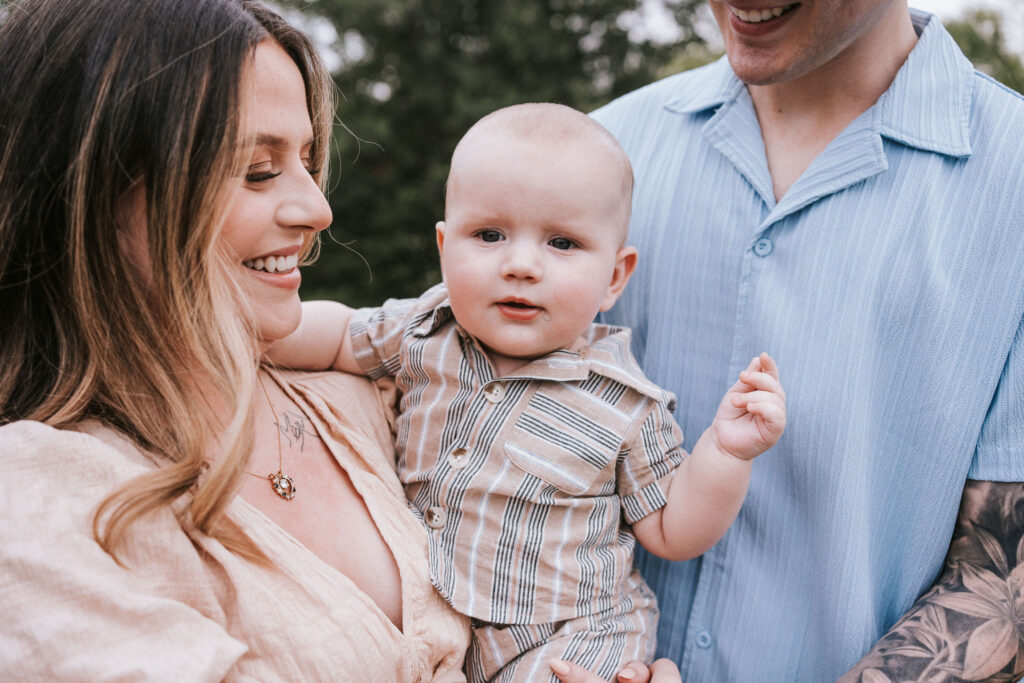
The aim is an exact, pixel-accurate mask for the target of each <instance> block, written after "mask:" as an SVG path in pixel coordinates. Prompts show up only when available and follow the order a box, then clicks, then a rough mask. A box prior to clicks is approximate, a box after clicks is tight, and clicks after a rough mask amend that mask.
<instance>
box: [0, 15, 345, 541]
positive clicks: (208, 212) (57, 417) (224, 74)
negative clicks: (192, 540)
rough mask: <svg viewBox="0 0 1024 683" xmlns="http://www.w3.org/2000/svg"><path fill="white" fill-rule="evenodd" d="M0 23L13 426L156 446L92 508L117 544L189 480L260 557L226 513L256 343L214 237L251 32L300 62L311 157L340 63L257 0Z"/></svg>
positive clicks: (235, 145) (202, 510)
mask: <svg viewBox="0 0 1024 683" xmlns="http://www.w3.org/2000/svg"><path fill="white" fill-rule="evenodd" d="M0 21H2V22H3V24H2V25H0V424H5V423H8V422H12V421H15V420H23V419H28V420H37V421H40V422H44V423H46V424H48V425H52V426H54V427H58V428H60V427H68V426H71V425H74V424H77V423H80V422H82V421H84V420H88V419H94V420H98V421H100V422H102V423H104V424H106V425H109V426H111V427H113V428H115V429H117V430H119V431H121V432H123V433H124V434H126V435H128V436H129V437H130V438H131V439H132V440H133V441H134V442H135V443H137V444H138V445H139V447H140V448H141V449H142V450H144V451H145V452H147V453H148V454H150V456H151V457H152V458H153V459H154V460H155V461H156V462H157V463H158V464H159V467H158V468H157V469H155V470H154V471H153V472H151V473H148V474H146V475H144V476H141V477H138V478H136V479H133V480H132V481H130V482H128V483H127V484H125V485H124V486H122V487H120V488H118V489H116V490H115V491H113V492H112V493H111V495H110V496H109V497H108V498H107V499H106V500H105V501H104V503H103V504H102V505H101V506H100V509H99V510H98V511H97V513H96V517H95V520H94V529H95V533H96V536H97V539H98V540H99V541H100V543H101V544H102V545H103V546H104V547H105V548H106V549H107V550H108V552H111V553H112V554H114V555H115V557H116V551H117V548H118V547H119V546H120V544H121V543H122V542H123V541H124V538H125V533H126V531H127V530H128V528H129V527H130V526H131V525H132V524H133V523H134V522H135V521H136V520H138V519H139V518H140V517H141V516H142V515H145V514H147V513H148V512H151V511H153V510H155V509H157V508H160V507H162V506H166V505H168V504H169V503H171V502H172V501H174V500H176V499H178V498H179V497H180V496H181V495H182V494H183V493H185V492H186V491H189V490H192V491H193V493H194V495H193V497H192V501H191V504H190V505H189V508H188V513H189V516H190V517H191V523H192V524H195V525H196V526H197V527H199V528H200V529H202V530H204V531H206V532H207V533H210V534H212V535H214V536H216V537H218V538H220V539H221V540H222V541H223V542H224V543H225V545H227V546H228V547H230V548H231V549H232V550H234V551H235V552H238V553H240V554H243V555H245V556H248V557H252V558H257V559H261V553H259V551H258V550H257V549H256V548H255V547H254V546H253V545H252V544H251V542H249V541H248V540H247V539H245V538H244V537H242V536H241V535H240V534H239V533H238V532H237V530H235V529H233V528H231V527H230V525H225V524H220V523H218V521H219V520H220V519H221V518H222V515H221V513H222V511H223V509H224V507H225V506H226V505H227V503H228V502H229V501H230V499H231V496H232V495H233V494H234V492H235V491H236V490H237V486H238V483H239V480H240V477H241V476H242V475H243V472H244V467H245V464H246V461H247V459H248V455H249V452H250V450H251V447H252V431H253V427H252V404H253V397H254V395H255V394H254V388H255V382H256V367H257V366H256V363H257V360H256V359H257V356H258V348H257V340H256V330H255V326H254V324H253V322H252V320H253V319H252V315H251V312H248V311H246V308H245V306H244V301H243V300H242V299H241V297H240V295H239V291H240V288H239V287H238V286H237V284H236V283H235V282H234V281H233V280H232V276H231V275H230V274H229V269H228V267H227V266H228V257H227V255H226V254H224V253H223V251H222V247H220V246H219V245H218V235H219V232H220V226H221V224H222V222H223V219H224V215H223V214H224V207H225V204H226V202H225V199H226V197H228V196H229V194H230V193H231V192H232V191H234V188H235V187H237V184H238V183H239V182H240V181H239V178H240V177H241V176H243V175H244V169H245V166H246V164H247V163H248V159H247V158H246V154H248V150H247V148H246V145H245V144H244V142H243V141H242V139H241V135H242V134H243V132H242V131H241V130H240V120H241V116H240V103H241V102H242V99H243V97H242V93H241V88H242V84H243V82H244V79H243V74H244V72H245V69H246V68H248V67H249V65H251V64H252V62H253V59H252V58H253V54H254V50H255V46H256V44H257V43H258V42H259V41H261V40H264V39H266V38H268V37H269V38H272V39H274V40H276V41H277V42H278V43H280V44H281V45H282V47H284V49H285V50H286V51H287V52H288V53H289V54H290V55H291V57H292V58H293V59H294V60H295V62H296V64H297V65H298V67H299V70H300V72H301V73H302V76H303V80H304V82H305V85H306V92H307V104H308V107H309V111H310V118H311V120H312V123H313V129H314V140H315V142H314V145H313V150H312V152H311V155H312V159H311V162H312V164H313V166H314V167H318V168H325V167H326V166H325V164H326V161H327V159H326V157H327V151H328V149H327V148H328V136H329V129H330V126H331V122H332V117H333V103H332V101H331V86H330V78H329V76H328V75H327V72H326V70H325V69H324V67H323V65H322V62H321V61H320V59H319V57H318V55H317V53H316V50H315V48H313V46H312V45H311V44H310V42H309V41H308V39H307V38H306V37H305V36H304V35H303V34H301V33H300V32H299V31H297V30H295V29H294V28H292V27H291V26H289V25H288V24H286V23H285V22H284V21H283V20H282V19H281V18H280V17H279V16H278V15H276V14H274V13H273V12H271V11H270V10H268V9H266V8H264V7H262V6H261V5H258V4H256V3H252V2H248V1H245V0H129V1H125V0H25V1H24V2H21V3H16V4H14V5H11V6H9V9H8V10H7V16H6V17H2V16H0ZM325 176H326V174H325V173H324V174H322V175H321V178H324V177H325ZM132 198H135V199H138V200H141V201H139V202H137V203H136V205H137V206H139V207H142V208H141V212H142V213H144V220H145V226H146V227H145V231H146V241H147V243H146V244H145V245H142V249H140V250H134V251H133V250H132V249H126V247H125V244H126V225H125V223H126V221H125V217H126V214H129V213H130V207H131V206H132V205H133V204H132V201H131V200H132ZM314 246H315V243H313V242H311V244H310V249H312V248H313V247H314ZM139 252H141V253H142V254H145V255H147V256H148V260H149V264H139V263H133V262H131V257H130V255H131V254H133V253H134V254H135V256H136V257H138V256H139ZM235 265H236V266H237V264H235ZM140 269H141V270H142V271H143V272H144V273H145V275H146V276H144V277H139V272H140ZM210 396H213V397H215V399H214V400H210V399H209V397H210ZM208 466H209V472H207V473H206V474H203V473H204V470H205V469H206V468H207V467H208ZM200 475H203V476H202V478H200Z"/></svg>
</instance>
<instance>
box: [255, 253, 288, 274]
mask: <svg viewBox="0 0 1024 683" xmlns="http://www.w3.org/2000/svg"><path fill="white" fill-rule="evenodd" d="M298 264H299V256H298V254H292V255H291V256H266V257H264V258H258V259H253V260H251V261H243V262H242V265H243V266H245V267H246V268H251V269H253V270H262V271H265V272H267V273H287V272H288V271H289V270H291V269H292V268H294V267H295V266H297V265H298Z"/></svg>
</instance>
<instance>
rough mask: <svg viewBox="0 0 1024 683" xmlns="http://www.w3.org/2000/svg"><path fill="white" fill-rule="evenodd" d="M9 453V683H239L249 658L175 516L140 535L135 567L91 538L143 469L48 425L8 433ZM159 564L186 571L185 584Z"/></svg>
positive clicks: (2, 492)
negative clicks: (124, 486) (101, 507)
mask: <svg viewBox="0 0 1024 683" xmlns="http://www.w3.org/2000/svg"><path fill="white" fill-rule="evenodd" d="M0 444H2V450H3V458H4V463H5V465H4V469H5V473H4V478H3V482H2V483H0V514H2V516H3V520H4V528H3V536H2V546H0V611H2V612H3V615H4V617H3V618H4V626H3V633H2V634H0V679H2V680H11V681H13V680H21V681H23V680H33V681H35V680H62V681H96V680H151V681H164V680H168V681H169V680H189V681H219V680H223V679H224V678H225V677H228V676H230V675H231V669H232V668H233V667H234V665H235V663H236V662H237V660H238V659H239V658H240V657H242V656H243V655H244V654H245V652H246V650H247V647H246V645H245V644H243V643H241V642H239V641H238V640H236V639H234V638H232V637H231V636H230V635H229V634H228V633H227V632H226V630H225V629H224V628H223V626H222V625H221V624H220V623H218V622H217V621H215V620H214V619H213V618H212V617H213V616H214V615H215V614H216V613H217V612H218V610H219V605H218V604H217V602H216V600H215V599H214V598H213V596H212V595H209V594H208V593H209V591H208V590H207V589H206V588H205V585H204V584H206V583H208V582H206V581H197V580H193V579H196V578H197V577H201V576H202V570H201V562H199V560H198V559H197V557H196V556H197V552H196V550H195V548H194V547H193V545H192V543H191V542H190V540H189V538H188V536H187V534H185V532H184V531H183V530H182V529H181V527H180V526H179V525H178V523H177V520H176V519H175V518H174V516H173V514H171V513H170V511H165V512H166V514H162V513H155V514H154V515H151V516H150V517H149V518H146V519H143V520H140V521H139V522H138V523H137V524H136V527H134V530H133V534H132V537H131V543H129V546H131V547H130V549H128V550H127V551H126V553H125V554H124V555H123V556H122V557H121V559H122V560H123V561H124V562H125V565H126V566H121V565H118V564H117V563H116V562H115V561H114V559H113V558H112V557H111V556H110V555H108V554H107V553H106V552H105V551H104V550H103V548H102V547H101V546H100V545H99V544H98V543H97V542H96V540H95V539H94V538H93V536H92V512H93V510H94V509H95V507H96V505H97V504H98V502H99V501H100V500H102V499H103V498H104V497H105V496H106V494H107V493H109V491H110V490H111V489H112V488H113V485H115V484H116V483H117V480H118V479H122V477H121V476H119V475H121V474H124V473H125V472H126V468H125V467H124V466H125V465H128V468H127V469H133V468H134V466H135V465H136V464H134V463H130V462H128V461H126V460H125V459H124V457H123V456H121V454H119V453H117V452H116V451H113V449H110V448H107V447H106V446H105V445H104V444H102V443H101V442H99V441H98V440H96V439H94V438H92V437H90V436H88V435H85V434H79V433H74V432H61V431H59V430H55V429H52V428H50V427H46V426H44V425H41V424H38V423H28V422H18V423H13V424H10V425H6V426H4V427H2V428H0ZM118 460H120V463H118V462H117V461H118ZM143 471H145V470H144V469H142V468H141V467H139V468H138V470H137V472H136V473H141V472H143ZM112 475H117V476H112ZM136 541H138V542H136ZM158 565H159V566H162V567H169V568H171V569H172V570H176V573H174V575H173V576H174V578H175V580H169V575H168V574H167V573H166V572H161V571H157V570H154V568H155V567H156V566H158ZM185 595H187V596H188V600H184V599H182V597H183V596H185ZM204 607H205V608H207V609H208V613H206V614H204V613H202V612H201V611H200V610H201V609H202V608H204Z"/></svg>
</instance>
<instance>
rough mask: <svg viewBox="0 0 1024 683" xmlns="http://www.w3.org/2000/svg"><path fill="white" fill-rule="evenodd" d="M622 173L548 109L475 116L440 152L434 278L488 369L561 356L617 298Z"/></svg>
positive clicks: (596, 142) (572, 114)
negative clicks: (444, 168)
mask: <svg viewBox="0 0 1024 683" xmlns="http://www.w3.org/2000/svg"><path fill="white" fill-rule="evenodd" d="M632 189H633V172H632V169H631V168H630V165H629V159H628V158H627V157H626V154H625V152H624V151H623V150H622V148H621V147H620V146H619V144H618V142H617V141H616V140H615V138H614V137H612V135H611V134H610V133H608V131H606V130H605V129H604V128H603V127H602V126H601V125H600V124H599V123H597V122H596V121H594V120H593V119H591V118H590V117H589V116H586V115H585V114H582V113H580V112H578V111H576V110H574V109H571V108H569V107H565V106H562V105H558V104H521V105H516V106H512V107H507V108H505V109H499V110H498V111H496V112H494V113H492V114H489V115H488V116H485V117H484V118H482V119H481V120H480V121H478V122H477V123H476V125H474V126H473V127H472V128H470V130H469V132H467V133H466V135H465V136H464V137H463V138H462V140H461V141H460V142H459V144H458V146H457V147H456V148H455V153H454V154H453V155H452V163H451V170H450V172H449V175H448V185H447V193H446V206H445V220H444V221H442V222H440V223H438V224H437V245H438V248H439V249H440V252H441V270H442V273H443V275H444V280H445V283H446V284H447V285H448V292H449V297H450V300H451V305H452V311H453V312H454V314H455V317H456V319H457V320H458V322H459V324H460V325H462V327H463V328H464V329H465V330H466V331H467V332H468V333H469V334H471V335H473V336H474V337H476V338H477V339H478V340H479V341H480V342H481V343H482V344H483V345H484V347H485V348H486V349H487V351H488V352H489V353H490V355H491V357H492V360H494V362H495V364H496V366H498V369H499V372H502V374H504V373H505V372H508V371H510V370H511V369H514V367H516V366H517V365H521V364H523V363H524V362H526V361H528V360H531V359H534V358H538V357H540V356H543V355H544V354H547V353H550V352H552V351H555V350H557V349H561V348H571V347H573V345H574V344H576V342H577V341H578V340H579V338H580V337H581V335H583V334H584V332H585V331H586V330H587V327H588V326H589V325H590V323H591V322H593V319H594V316H596V315H597V313H598V312H599V311H604V310H607V309H608V308H610V307H611V306H612V304H614V303H615V301H616V299H618V297H619V294H621V293H622V290H623V288H625V286H626V282H627V281H628V280H629V276H630V275H631V274H632V272H633V269H634V268H635V266H636V250H635V249H634V248H633V247H627V246H625V240H626V233H627V230H628V227H629V215H630V197H631V193H632Z"/></svg>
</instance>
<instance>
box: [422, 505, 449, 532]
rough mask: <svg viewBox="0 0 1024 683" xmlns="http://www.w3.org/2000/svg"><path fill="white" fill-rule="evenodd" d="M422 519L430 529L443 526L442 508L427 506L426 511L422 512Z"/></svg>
mask: <svg viewBox="0 0 1024 683" xmlns="http://www.w3.org/2000/svg"><path fill="white" fill-rule="evenodd" d="M423 521H424V522H426V523H427V526H429V527H430V528H431V529H442V528H444V522H445V514H444V510H443V509H441V508H439V507H437V506H436V505H435V506H434V507H432V508H427V511H426V512H425V513H423Z"/></svg>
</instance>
